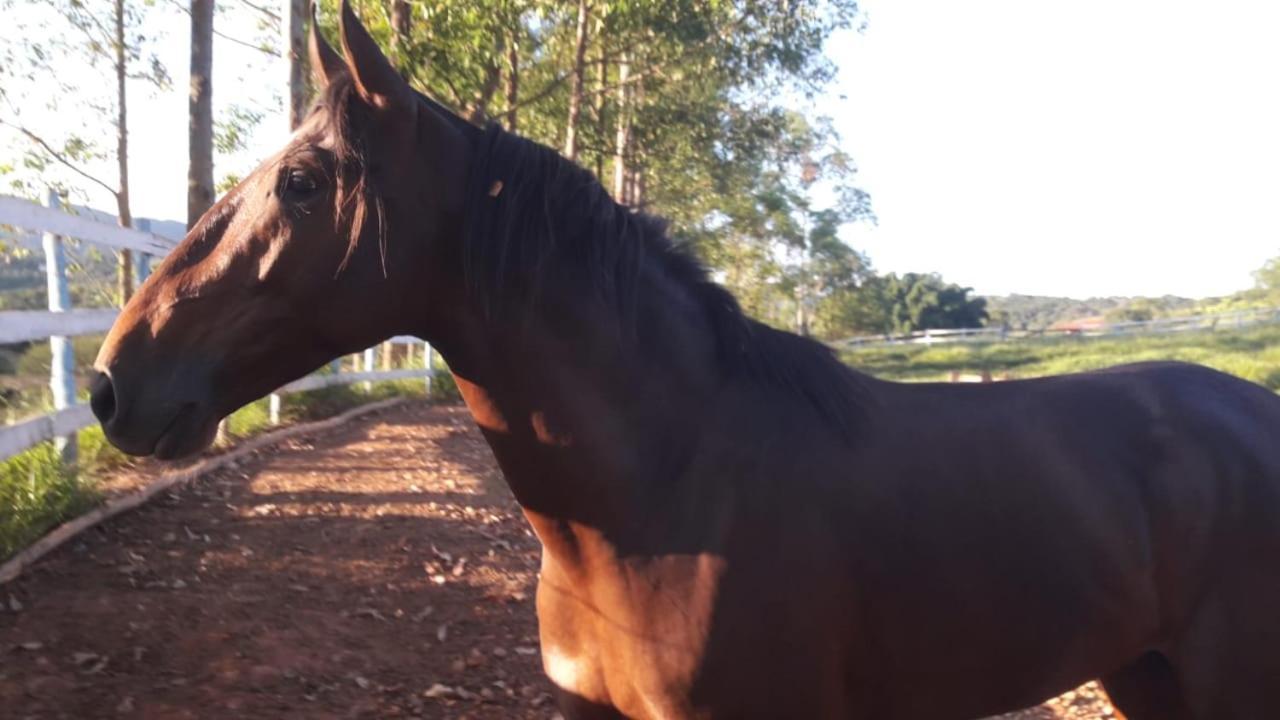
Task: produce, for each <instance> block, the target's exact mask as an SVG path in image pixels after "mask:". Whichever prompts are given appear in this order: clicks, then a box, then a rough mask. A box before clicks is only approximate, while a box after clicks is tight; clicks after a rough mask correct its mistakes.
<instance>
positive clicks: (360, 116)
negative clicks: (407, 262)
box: [312, 73, 387, 276]
mask: <svg viewBox="0 0 1280 720" xmlns="http://www.w3.org/2000/svg"><path fill="white" fill-rule="evenodd" d="M312 112H313V113H316V114H318V115H319V116H320V123H319V129H318V131H319V132H320V133H321V134H322V135H323V136H324V139H325V140H326V141H327V143H326V144H327V145H328V149H329V150H330V152H332V153H333V158H334V176H333V178H332V180H333V185H334V194H333V221H334V230H335V231H337V232H339V233H342V234H345V235H346V238H347V249H346V252H345V254H344V255H343V258H342V262H341V263H340V264H339V265H338V268H337V273H339V274H340V273H341V272H342V271H343V270H345V269H346V267H347V265H348V263H349V262H350V261H351V256H352V255H353V254H354V253H355V251H356V248H357V247H358V245H359V243H360V237H361V236H362V234H363V233H364V228H365V223H366V222H367V221H368V220H369V215H370V213H372V215H373V219H374V221H375V222H376V223H377V234H378V249H379V255H380V258H381V263H382V274H383V275H384V276H385V275H386V274H387V223H386V206H385V204H384V203H383V201H382V198H381V197H380V195H379V193H378V188H377V186H376V183H375V182H374V179H373V175H372V173H371V172H370V162H369V143H368V134H369V126H370V123H371V119H372V117H371V115H372V114H371V111H370V109H369V107H368V106H367V105H366V104H365V103H364V101H363V100H361V99H360V97H359V93H358V92H357V90H356V85H355V82H354V81H353V80H352V79H351V77H350V75H348V74H345V73H343V74H341V75H337V76H335V77H334V78H333V80H332V81H331V82H330V83H329V84H328V85H327V86H326V87H325V89H324V93H323V94H322V95H321V96H320V99H319V100H318V101H317V102H316V104H315V106H314V107H313V110H312Z"/></svg>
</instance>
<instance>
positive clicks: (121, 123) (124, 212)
mask: <svg viewBox="0 0 1280 720" xmlns="http://www.w3.org/2000/svg"><path fill="white" fill-rule="evenodd" d="M115 21H116V28H115V30H116V38H115V40H116V42H115V45H116V47H115V51H116V62H115V70H116V167H117V169H118V171H119V175H120V182H119V188H118V189H117V190H116V216H117V218H118V219H119V223H120V226H121V227H133V213H132V212H131V211H130V210H129V104H128V96H127V94H126V93H125V82H126V81H127V80H128V76H129V73H128V71H129V66H128V53H127V52H126V51H125V46H124V0H115ZM116 258H117V260H116V287H117V293H118V296H119V300H120V306H121V307H124V304H125V303H127V302H129V298H131V297H133V253H132V252H130V251H128V250H121V251H120V253H119V254H118V255H117V256H116Z"/></svg>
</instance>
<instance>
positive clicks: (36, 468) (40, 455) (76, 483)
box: [0, 443, 97, 559]
mask: <svg viewBox="0 0 1280 720" xmlns="http://www.w3.org/2000/svg"><path fill="white" fill-rule="evenodd" d="M96 500H97V496H96V494H95V493H94V491H93V489H92V486H91V485H89V484H87V483H82V482H81V481H80V479H79V478H78V477H77V476H76V473H75V472H74V471H73V470H71V469H70V468H68V467H66V465H64V464H63V463H62V461H61V458H60V457H59V456H58V452H57V450H56V449H55V448H54V446H53V443H40V444H39V445H37V446H35V447H33V448H31V449H29V450H27V451H26V452H23V453H20V454H18V455H15V456H14V457H11V458H9V459H8V460H5V461H3V462H0V559H3V558H6V557H8V556H10V555H12V554H13V553H14V552H17V551H18V550H19V549H21V548H23V547H24V546H26V545H27V544H28V543H30V542H32V541H33V540H35V539H36V538H39V537H40V536H41V535H43V534H44V533H45V532H46V531H48V530H49V529H50V528H52V527H54V526H55V525H57V524H58V523H60V522H62V521H63V520H65V519H66V518H69V517H73V516H75V515H76V514H78V513H81V512H83V511H84V510H86V509H88V508H89V507H91V506H92V505H93V504H94V502H96Z"/></svg>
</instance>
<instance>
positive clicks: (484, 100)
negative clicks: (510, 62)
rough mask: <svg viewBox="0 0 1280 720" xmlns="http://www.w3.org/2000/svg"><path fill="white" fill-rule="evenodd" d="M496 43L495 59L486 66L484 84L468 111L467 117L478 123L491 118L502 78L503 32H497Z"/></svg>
mask: <svg viewBox="0 0 1280 720" xmlns="http://www.w3.org/2000/svg"><path fill="white" fill-rule="evenodd" d="M494 45H495V46H496V49H497V52H496V53H494V55H493V57H494V60H493V62H492V63H490V65H489V67H487V68H485V71H484V84H483V85H481V86H480V90H479V91H477V92H476V95H475V101H474V102H473V103H472V104H471V108H470V109H469V110H468V111H467V119H468V120H470V121H471V122H473V123H476V124H482V123H484V122H485V121H487V120H488V119H489V103H491V102H493V96H494V94H495V93H497V92H498V84H499V83H500V82H501V80H502V66H501V65H500V64H499V62H500V61H499V60H498V58H504V57H505V53H504V52H503V45H504V43H503V33H502V32H498V33H497V34H496V37H495V38H494Z"/></svg>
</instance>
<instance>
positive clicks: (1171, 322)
mask: <svg viewBox="0 0 1280 720" xmlns="http://www.w3.org/2000/svg"><path fill="white" fill-rule="evenodd" d="M1274 322H1280V308H1258V309H1253V310H1240V311H1238V312H1229V313H1213V314H1206V315H1187V316H1184V317H1170V318H1158V319H1156V320H1143V321H1134V322H1119V323H1106V324H1098V325H1091V326H1083V327H1062V328H1044V329H1040V330H1011V329H1008V328H997V327H985V328H956V329H948V330H920V331H917V332H913V333H905V334H902V335H862V336H859V337H853V338H849V339H847V340H840V341H838V342H835V343H833V344H834V345H835V346H837V347H840V348H865V347H878V346H884V345H932V344H935V343H964V342H999V341H1002V340H1024V339H1029V338H1049V337H1114V336H1118V335H1143V334H1159V333H1176V332H1189V331H1195V330H1219V329H1235V328H1243V327H1248V326H1250V325H1259V324H1262V323H1274Z"/></svg>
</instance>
